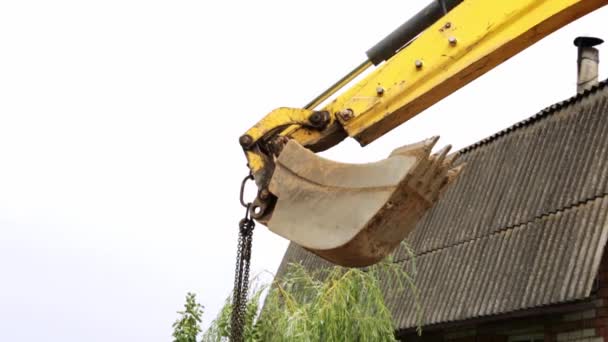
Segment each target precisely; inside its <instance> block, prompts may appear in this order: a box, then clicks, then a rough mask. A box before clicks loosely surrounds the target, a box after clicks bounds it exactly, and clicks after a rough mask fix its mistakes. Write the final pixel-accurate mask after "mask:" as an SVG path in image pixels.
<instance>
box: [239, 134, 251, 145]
mask: <svg viewBox="0 0 608 342" xmlns="http://www.w3.org/2000/svg"><path fill="white" fill-rule="evenodd" d="M239 144H241V146H242V147H243V148H250V147H251V144H253V138H252V137H251V135H249V134H245V135H242V136H241V137H240V138H239Z"/></svg>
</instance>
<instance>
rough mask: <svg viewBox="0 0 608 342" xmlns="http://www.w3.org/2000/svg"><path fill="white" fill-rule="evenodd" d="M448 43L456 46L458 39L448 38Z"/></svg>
mask: <svg viewBox="0 0 608 342" xmlns="http://www.w3.org/2000/svg"><path fill="white" fill-rule="evenodd" d="M448 42H449V43H450V45H452V46H454V45H456V43H458V40H456V37H450V38H448Z"/></svg>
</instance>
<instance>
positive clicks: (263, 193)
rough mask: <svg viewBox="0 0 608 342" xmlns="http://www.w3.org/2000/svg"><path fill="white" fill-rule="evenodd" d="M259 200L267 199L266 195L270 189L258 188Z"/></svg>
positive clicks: (268, 195) (268, 194) (267, 195)
mask: <svg viewBox="0 0 608 342" xmlns="http://www.w3.org/2000/svg"><path fill="white" fill-rule="evenodd" d="M259 197H260V199H261V200H263V201H264V200H267V199H268V197H270V191H268V190H267V189H262V190H260V195H259Z"/></svg>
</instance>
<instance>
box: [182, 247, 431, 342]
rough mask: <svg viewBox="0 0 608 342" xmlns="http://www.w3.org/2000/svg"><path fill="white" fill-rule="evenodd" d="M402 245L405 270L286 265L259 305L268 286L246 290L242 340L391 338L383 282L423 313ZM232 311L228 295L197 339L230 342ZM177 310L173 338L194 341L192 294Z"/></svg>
mask: <svg viewBox="0 0 608 342" xmlns="http://www.w3.org/2000/svg"><path fill="white" fill-rule="evenodd" d="M405 249H406V250H407V251H408V252H409V253H408V254H409V255H410V257H409V258H408V260H409V261H406V265H405V268H404V265H403V263H399V264H397V263H394V262H392V260H386V261H383V262H381V263H379V264H377V265H374V266H371V267H367V268H365V269H357V268H344V267H339V266H334V267H331V268H325V269H322V270H319V271H316V272H311V271H307V270H306V269H305V268H304V267H303V266H302V265H300V264H291V265H289V268H288V270H287V272H286V273H285V275H284V276H282V277H280V278H277V279H275V281H274V282H273V283H272V285H271V286H270V287H269V289H268V294H267V296H266V299H265V301H264V302H263V303H261V298H262V293H263V292H264V290H265V289H266V288H264V287H262V288H254V289H253V290H252V291H251V292H250V293H249V297H248V302H247V308H246V317H245V326H244V329H243V336H244V340H245V341H247V342H257V341H264V342H286V341H289V342H291V341H294V342H299V341H302V342H309V341H311V342H312V341H327V342H333V341H359V342H368V341H370V342H371V341H373V342H375V341H394V340H395V338H394V331H395V326H394V323H393V318H392V315H391V311H390V310H389V308H388V307H387V306H386V303H385V298H384V294H383V291H382V289H381V284H383V283H390V284H394V285H393V286H395V287H394V288H393V289H392V291H404V290H409V291H410V293H411V295H412V296H414V298H415V303H416V307H414V308H412V310H416V312H417V314H418V320H419V321H420V319H421V313H422V311H421V309H420V305H419V301H418V290H417V288H416V287H415V285H414V279H413V276H414V275H415V273H416V268H415V259H414V255H413V253H412V252H411V251H410V250H409V248H407V246H406V248H405ZM405 269H407V270H408V271H405ZM262 306H263V310H261V308H262ZM260 311H261V312H260ZM231 313H232V300H231V298H228V299H227V300H226V302H225V304H224V306H223V308H222V309H221V311H220V313H219V314H218V316H217V318H216V319H215V320H214V321H213V322H212V323H211V325H210V327H209V329H208V330H207V331H206V332H205V333H204V334H203V335H202V339H201V342H224V341H229V337H230V315H231ZM180 314H181V315H182V317H181V318H180V319H179V320H178V321H177V322H176V323H175V324H174V325H173V326H174V328H175V332H174V334H173V336H174V337H175V338H176V339H175V340H174V342H182V341H183V342H196V338H197V335H198V333H199V332H200V328H199V325H198V324H199V323H200V316H201V314H202V310H200V306H198V304H196V301H195V298H194V295H192V294H188V296H187V297H186V311H184V312H180ZM178 328H179V329H178ZM419 329H420V328H419ZM418 332H419V333H421V331H420V330H419V331H418ZM180 338H182V339H180Z"/></svg>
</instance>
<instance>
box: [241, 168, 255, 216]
mask: <svg viewBox="0 0 608 342" xmlns="http://www.w3.org/2000/svg"><path fill="white" fill-rule="evenodd" d="M248 180H253V173H251V171H249V174H248V175H247V176H246V177H245V178H243V181H242V182H241V195H240V198H239V200H240V201H241V205H242V206H243V207H245V208H248V207H249V206H250V205H251V202H250V203H245V199H244V197H245V185H247V181H248ZM247 211H249V209H247Z"/></svg>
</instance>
